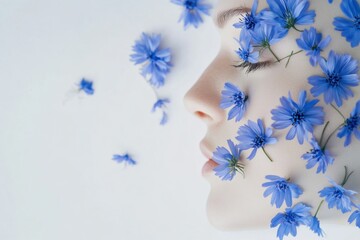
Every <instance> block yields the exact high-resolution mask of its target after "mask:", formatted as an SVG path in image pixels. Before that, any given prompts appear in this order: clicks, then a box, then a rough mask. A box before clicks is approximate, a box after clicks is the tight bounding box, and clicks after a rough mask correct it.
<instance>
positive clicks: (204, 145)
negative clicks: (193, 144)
mask: <svg viewBox="0 0 360 240" xmlns="http://www.w3.org/2000/svg"><path fill="white" fill-rule="evenodd" d="M199 146H200V151H201V152H202V154H203V155H204V156H205V157H206V158H207V159H211V158H212V155H213V153H212V151H211V150H210V147H209V144H208V143H207V141H206V140H205V139H203V140H202V141H201V142H200V144H199Z"/></svg>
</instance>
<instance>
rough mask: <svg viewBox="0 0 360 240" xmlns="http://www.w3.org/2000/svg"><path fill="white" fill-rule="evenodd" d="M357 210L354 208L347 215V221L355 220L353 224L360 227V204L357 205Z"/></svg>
mask: <svg viewBox="0 0 360 240" xmlns="http://www.w3.org/2000/svg"><path fill="white" fill-rule="evenodd" d="M357 208H358V209H357V210H355V211H354V212H353V213H352V214H351V215H350V217H349V219H348V222H349V223H352V222H353V221H355V225H356V226H357V227H358V228H360V206H359V205H357Z"/></svg>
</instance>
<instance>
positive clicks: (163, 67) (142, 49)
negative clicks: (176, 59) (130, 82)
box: [130, 33, 172, 88]
mask: <svg viewBox="0 0 360 240" xmlns="http://www.w3.org/2000/svg"><path fill="white" fill-rule="evenodd" d="M160 42H161V36H160V34H153V35H148V34H146V33H142V35H141V38H140V40H137V41H136V42H135V45H134V46H133V47H132V50H133V51H134V53H133V54H131V55H130V60H131V61H133V62H134V64H135V65H137V64H143V67H142V70H141V74H142V75H143V76H144V77H145V78H146V79H147V80H148V81H149V83H150V84H151V85H152V86H154V87H156V88H158V87H161V86H163V85H164V83H165V76H166V75H167V74H168V73H169V72H170V68H171V66H172V65H171V63H170V60H171V54H170V49H169V48H166V49H160Z"/></svg>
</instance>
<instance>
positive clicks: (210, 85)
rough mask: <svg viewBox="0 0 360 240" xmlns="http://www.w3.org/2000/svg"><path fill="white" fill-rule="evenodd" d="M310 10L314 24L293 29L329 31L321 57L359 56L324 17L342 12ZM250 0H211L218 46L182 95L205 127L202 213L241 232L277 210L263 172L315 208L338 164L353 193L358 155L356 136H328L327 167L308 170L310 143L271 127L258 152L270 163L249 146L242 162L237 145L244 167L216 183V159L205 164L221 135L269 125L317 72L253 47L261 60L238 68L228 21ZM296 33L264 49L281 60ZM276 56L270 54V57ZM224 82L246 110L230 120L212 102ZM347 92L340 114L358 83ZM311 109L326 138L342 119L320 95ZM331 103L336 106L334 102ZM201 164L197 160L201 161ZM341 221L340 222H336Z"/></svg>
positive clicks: (235, 32)
mask: <svg viewBox="0 0 360 240" xmlns="http://www.w3.org/2000/svg"><path fill="white" fill-rule="evenodd" d="M310 3H311V4H310V9H312V10H315V11H316V18H315V23H314V24H312V25H303V26H298V28H299V29H300V30H302V29H305V28H306V29H309V28H310V27H311V26H313V27H315V28H316V29H317V31H319V32H321V33H322V35H323V38H325V37H326V36H328V35H330V36H331V38H332V41H331V42H330V44H329V45H328V46H327V48H326V49H324V51H323V52H322V53H321V55H322V56H325V57H327V56H328V54H329V52H330V50H333V51H335V52H337V53H341V54H345V53H347V54H351V55H352V57H353V58H354V59H360V51H359V47H355V48H351V46H350V44H349V42H347V41H346V40H345V39H344V38H343V37H341V33H340V32H338V31H335V30H334V27H333V25H332V19H333V18H334V17H336V16H342V15H343V13H342V12H341V10H340V8H339V1H338V2H336V1H335V2H334V3H333V4H332V5H331V4H328V3H327V1H317V0H314V1H310ZM252 5H253V1H251V0H223V1H221V0H220V1H219V3H218V5H217V6H216V8H215V9H214V12H213V15H214V17H213V19H214V24H215V25H216V27H217V28H218V31H219V34H220V36H221V47H220V50H219V53H218V55H217V56H216V58H215V59H214V60H213V61H212V62H211V64H210V65H209V66H208V67H207V68H206V69H205V71H204V72H203V74H202V75H201V77H200V78H199V79H198V80H197V81H196V83H195V84H194V85H193V87H192V88H191V89H190V90H189V91H188V93H187V94H186V96H185V99H184V101H185V105H186V107H187V108H188V110H189V111H190V112H191V113H193V114H194V115H195V116H196V117H197V118H198V119H200V120H201V121H203V122H204V124H206V126H207V132H206V135H205V136H204V138H203V139H202V140H201V142H200V149H201V151H202V153H203V155H204V156H205V157H206V159H208V160H209V161H207V162H206V163H205V165H204V168H203V176H204V177H205V178H206V180H207V181H208V182H209V183H210V185H211V191H210V194H209V197H208V203H207V214H208V218H209V220H210V222H211V223H212V224H213V225H214V226H216V227H217V228H220V229H227V230H233V229H241V228H245V227H254V226H269V224H270V221H271V219H272V218H273V217H274V216H275V215H276V214H277V213H279V212H281V211H283V210H284V209H285V205H283V207H282V208H276V207H274V206H271V204H270V199H269V198H265V197H264V196H263V193H264V190H265V189H264V187H263V186H262V184H263V183H264V182H266V181H267V180H266V179H265V176H267V175H277V176H281V177H283V178H285V179H291V181H293V182H296V183H297V184H298V185H299V186H301V188H302V190H303V191H304V193H303V194H302V195H301V197H300V198H298V199H293V201H294V203H297V202H303V203H306V204H308V205H310V206H312V207H313V208H315V209H316V207H317V206H318V204H319V202H320V201H321V198H320V197H319V194H318V192H319V190H321V189H322V188H324V187H325V186H328V185H329V182H328V178H327V177H329V178H331V179H334V181H336V182H341V181H342V178H343V175H344V166H347V167H348V168H350V169H351V170H354V171H355V173H354V174H353V176H352V178H351V179H350V180H349V182H348V183H347V185H346V186H347V187H349V188H351V189H353V190H355V191H359V190H360V188H359V187H360V186H359V185H360V184H357V183H359V182H360V161H358V159H356V157H355V156H358V155H359V154H360V141H358V140H357V139H355V138H353V139H352V143H351V144H350V145H349V146H347V147H344V146H343V143H344V139H339V138H336V137H335V138H332V139H331V141H329V142H328V144H327V149H329V150H330V152H331V154H332V155H333V157H334V159H335V160H334V162H333V164H331V165H329V166H328V168H327V171H326V173H316V167H314V168H312V169H307V168H306V164H307V163H306V161H304V160H303V159H302V158H301V156H302V155H303V154H304V153H306V152H309V150H310V149H311V148H312V145H311V144H310V143H309V141H306V140H304V143H303V144H299V141H298V140H297V138H296V137H295V138H293V139H292V140H286V136H287V134H288V130H289V129H274V132H273V137H275V138H276V139H277V142H276V143H275V144H271V145H270V144H269V145H266V152H267V154H268V155H269V156H271V158H272V160H273V162H271V161H269V158H268V156H266V154H265V152H264V151H261V149H260V150H259V151H257V153H256V155H255V157H253V158H252V160H249V159H248V157H249V155H250V154H251V150H243V151H242V152H241V154H240V159H239V162H240V163H241V164H242V165H243V166H244V176H243V175H241V174H239V173H238V174H237V175H236V176H235V177H234V178H233V180H232V181H222V180H221V179H220V178H219V177H218V176H216V175H215V173H214V171H213V169H214V168H215V167H216V166H217V163H215V162H214V161H212V160H211V159H212V158H213V153H214V152H215V151H216V148H217V147H228V144H227V140H232V141H233V142H234V143H237V142H238V141H237V139H236V138H237V137H239V135H238V131H239V127H240V126H244V125H245V124H248V121H249V120H251V121H253V122H256V121H257V120H258V119H261V120H262V122H263V124H264V125H265V127H271V126H272V124H273V123H274V120H273V119H272V117H273V115H272V113H271V110H273V109H275V108H277V107H278V106H280V105H281V103H280V100H279V99H280V98H281V97H283V96H284V97H287V96H288V94H289V93H290V94H291V96H292V99H294V100H295V101H297V100H298V97H299V95H300V92H301V91H303V90H305V91H306V92H307V98H308V99H309V100H312V99H314V98H315V97H314V96H313V95H312V94H311V91H310V90H311V88H312V85H311V84H309V82H308V78H309V77H310V76H313V75H321V74H323V73H322V71H321V68H320V67H319V65H317V66H316V67H313V66H312V65H311V64H310V62H309V56H306V53H305V52H300V53H298V54H296V55H294V56H292V57H291V59H290V60H289V61H281V62H280V63H278V62H276V61H274V56H273V54H272V53H271V52H269V50H264V51H262V52H261V54H260V56H259V59H258V62H261V63H265V64H262V65H261V66H260V67H257V68H255V69H252V70H251V71H249V68H248V66H244V65H242V66H240V67H235V66H236V65H241V62H242V60H241V59H240V58H239V55H238V54H237V53H236V51H237V50H238V49H239V42H238V41H236V40H235V39H239V36H240V29H239V28H235V27H234V26H233V25H234V24H236V23H239V21H240V20H239V19H242V18H243V17H244V16H245V15H246V12H249V11H251V8H252ZM266 7H267V2H266V1H265V0H260V1H259V6H258V11H260V10H261V9H264V8H266ZM300 35H301V33H300V32H298V31H296V30H294V29H290V31H289V32H288V34H287V35H286V37H285V38H283V39H282V40H281V41H279V42H277V43H275V44H274V45H272V46H271V49H272V51H273V52H274V53H275V54H276V55H277V56H278V58H282V57H285V56H288V55H289V54H291V52H293V53H294V52H296V51H299V50H300V48H299V46H298V44H297V43H296V39H298V38H299V37H300ZM275 60H276V59H275ZM225 83H231V84H233V85H235V86H237V87H238V88H239V89H240V90H241V91H243V92H244V93H246V95H247V96H248V99H247V102H246V111H245V112H244V114H243V116H242V118H241V119H240V121H235V118H233V119H230V120H228V113H229V110H230V109H223V108H221V107H220V102H221V92H222V91H223V90H224V85H225ZM351 90H352V92H353V97H349V99H348V100H347V101H344V102H343V104H342V106H341V112H342V113H343V114H344V115H345V116H346V117H348V116H349V115H350V113H351V111H352V109H353V108H354V106H355V104H356V102H357V101H358V100H359V96H360V92H359V87H353V88H352V89H351ZM317 99H319V102H318V104H317V105H318V106H321V107H322V108H323V111H324V112H325V118H324V123H325V122H327V121H329V124H328V126H327V129H328V130H327V132H326V134H325V135H326V137H328V135H329V134H330V133H331V132H332V131H333V130H335V129H336V128H337V126H338V125H339V123H341V122H343V121H344V120H343V118H342V116H341V115H340V114H339V113H338V112H337V111H336V110H335V109H334V108H332V107H331V106H330V104H327V103H326V102H325V100H324V97H323V96H322V95H321V96H319V97H318V98H317ZM335 105H336V104H335ZM323 128H324V124H323V125H318V126H314V130H313V134H314V136H320V135H322V131H323ZM204 162H205V161H204ZM318 216H319V218H322V219H328V218H336V219H341V218H342V217H343V215H342V214H341V213H338V212H336V211H330V210H328V209H327V207H326V206H325V207H323V208H322V210H321V212H319V215H318ZM343 222H346V220H343Z"/></svg>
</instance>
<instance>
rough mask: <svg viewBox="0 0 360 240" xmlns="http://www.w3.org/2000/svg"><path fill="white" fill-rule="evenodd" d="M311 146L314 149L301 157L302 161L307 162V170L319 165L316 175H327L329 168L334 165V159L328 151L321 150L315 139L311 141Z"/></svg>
mask: <svg viewBox="0 0 360 240" xmlns="http://www.w3.org/2000/svg"><path fill="white" fill-rule="evenodd" d="M310 144H311V146H312V149H311V150H310V151H309V152H307V153H305V154H303V155H302V156H301V158H302V159H304V160H306V161H307V164H306V169H311V168H313V167H314V166H315V165H316V164H318V167H317V170H316V173H320V172H322V173H325V172H326V170H327V167H328V166H329V165H331V164H333V163H334V158H333V157H332V156H331V155H330V153H329V151H328V150H323V149H321V147H320V146H319V144H318V142H317V141H316V139H315V138H312V139H311V140H310Z"/></svg>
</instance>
